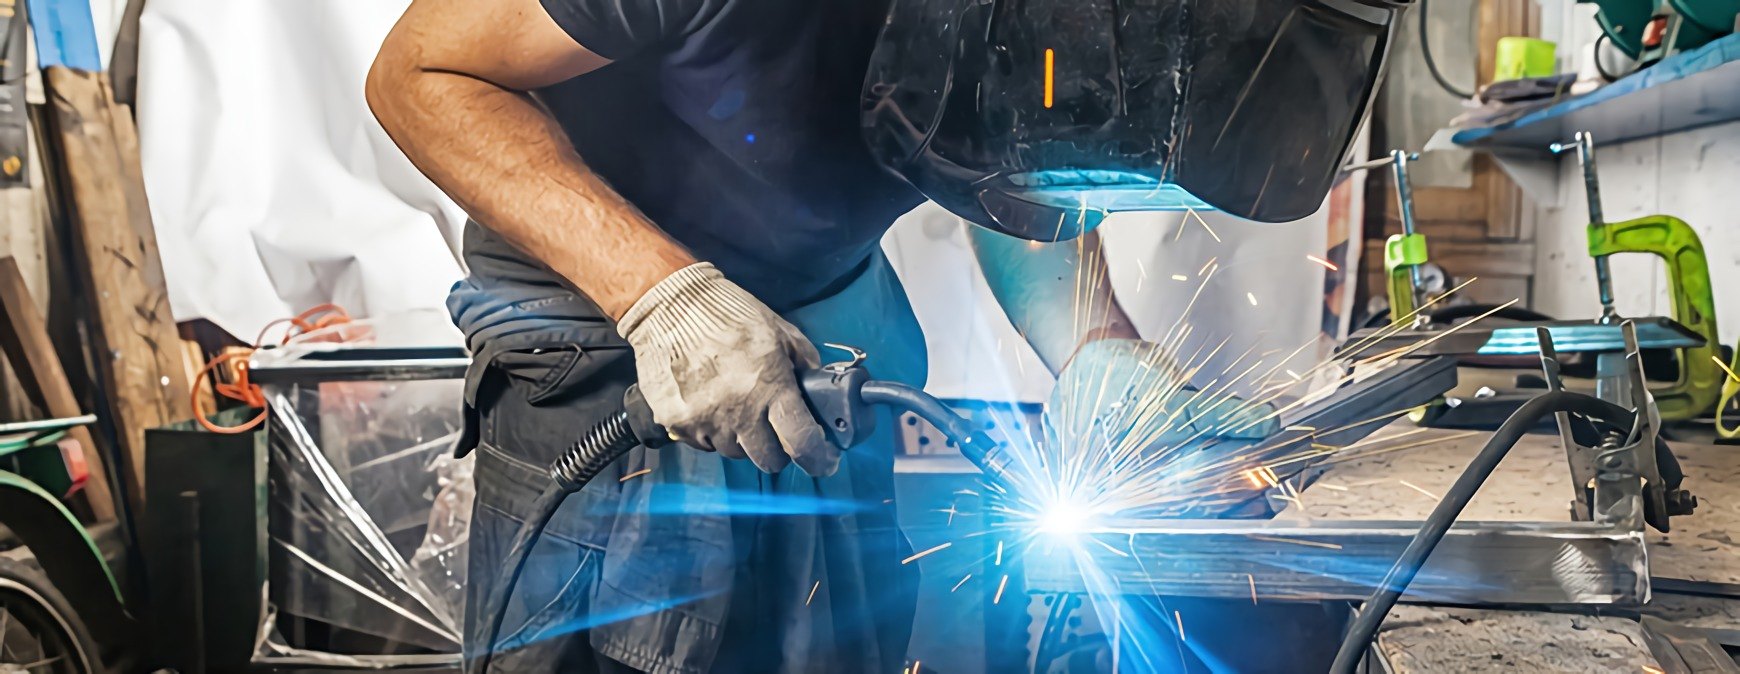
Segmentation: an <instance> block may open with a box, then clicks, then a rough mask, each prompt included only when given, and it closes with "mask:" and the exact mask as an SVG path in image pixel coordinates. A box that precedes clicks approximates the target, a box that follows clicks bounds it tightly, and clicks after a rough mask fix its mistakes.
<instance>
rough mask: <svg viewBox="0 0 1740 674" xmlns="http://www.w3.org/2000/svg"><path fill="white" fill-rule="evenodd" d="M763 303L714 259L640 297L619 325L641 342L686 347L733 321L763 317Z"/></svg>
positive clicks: (626, 336) (632, 341)
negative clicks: (761, 310)
mask: <svg viewBox="0 0 1740 674" xmlns="http://www.w3.org/2000/svg"><path fill="white" fill-rule="evenodd" d="M757 304H758V303H757V302H756V300H755V298H754V297H752V296H750V294H749V293H748V291H745V290H744V289H742V288H740V287H738V286H737V284H735V283H732V282H731V281H730V280H729V279H727V278H725V275H724V274H723V273H720V271H719V270H718V268H716V267H714V266H713V263H711V262H696V263H695V264H692V265H689V266H687V267H683V268H682V269H678V270H676V271H675V272H672V273H671V275H670V276H667V277H665V280H663V281H659V282H658V285H655V286H653V287H652V289H650V290H648V291H646V294H645V295H642V296H641V298H640V299H638V300H635V302H634V305H633V306H630V307H629V308H628V312H627V313H624V314H623V315H622V319H621V320H619V321H617V322H616V331H617V333H618V334H621V335H622V337H623V339H626V340H628V342H629V343H630V344H632V345H634V346H637V347H639V346H642V345H643V342H645V344H644V345H646V346H659V347H664V348H682V347H684V346H687V345H690V344H694V343H696V342H697V341H698V340H700V339H702V338H703V337H704V336H705V335H708V334H716V333H717V332H719V331H723V330H726V329H727V326H731V325H739V324H742V323H743V322H745V321H756V320H760V319H759V318H758V316H759V315H760V310H759V307H758V306H757Z"/></svg>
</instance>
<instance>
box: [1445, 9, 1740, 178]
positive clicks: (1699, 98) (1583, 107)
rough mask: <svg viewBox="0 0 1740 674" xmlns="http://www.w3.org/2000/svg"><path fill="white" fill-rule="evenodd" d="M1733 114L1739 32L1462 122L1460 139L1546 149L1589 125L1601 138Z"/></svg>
mask: <svg viewBox="0 0 1740 674" xmlns="http://www.w3.org/2000/svg"><path fill="white" fill-rule="evenodd" d="M1735 120H1740V35H1730V36H1728V37H1724V38H1722V39H1720V40H1716V41H1714V42H1711V43H1710V44H1707V45H1704V46H1703V47H1699V48H1698V49H1695V50H1693V51H1688V52H1684V53H1680V54H1676V55H1674V56H1672V57H1669V58H1667V59H1666V60H1663V61H1662V62H1661V63H1658V64H1656V65H1655V66H1652V67H1650V68H1646V69H1644V70H1643V71H1641V72H1638V73H1636V74H1633V75H1631V76H1628V77H1625V78H1624V79H1621V80H1619V81H1618V82H1614V83H1612V84H1609V85H1607V86H1605V87H1602V88H1600V89H1597V90H1595V91H1592V92H1590V93H1588V94H1584V95H1582V96H1577V97H1574V98H1569V99H1566V100H1564V101H1561V102H1559V103H1556V104H1554V105H1552V106H1551V107H1548V108H1545V109H1542V110H1537V111H1535V112H1532V113H1529V114H1527V115H1524V116H1523V117H1521V118H1518V119H1515V120H1512V121H1509V122H1504V123H1501V124H1497V125H1494V126H1486V127H1476V128H1470V129H1463V130H1461V131H1458V132H1456V134H1455V135H1454V136H1453V137H1452V140H1453V141H1454V142H1455V143H1456V144H1457V145H1461V146H1464V147H1469V148H1475V149H1486V150H1522V151H1526V152H1531V153H1539V154H1546V153H1548V152H1549V150H1548V146H1549V145H1551V144H1553V143H1556V142H1565V141H1569V140H1570V139H1571V136H1572V134H1574V133H1575V132H1577V131H1588V132H1590V133H1593V134H1594V135H1595V140H1596V142H1598V143H1601V144H1603V145H1609V144H1615V143H1623V142H1626V141H1632V140H1638V139H1641V138H1651V137H1654V136H1661V135H1666V134H1670V133H1675V132H1679V131H1685V130H1688V129H1695V128H1698V127H1703V126H1710V125H1713V124H1721V123H1723V122H1731V121H1735Z"/></svg>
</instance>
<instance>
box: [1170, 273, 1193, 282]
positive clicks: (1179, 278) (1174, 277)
mask: <svg viewBox="0 0 1740 674" xmlns="http://www.w3.org/2000/svg"><path fill="white" fill-rule="evenodd" d="M1172 280H1174V281H1189V280H1190V277H1189V276H1185V275H1183V274H1173V275H1172Z"/></svg>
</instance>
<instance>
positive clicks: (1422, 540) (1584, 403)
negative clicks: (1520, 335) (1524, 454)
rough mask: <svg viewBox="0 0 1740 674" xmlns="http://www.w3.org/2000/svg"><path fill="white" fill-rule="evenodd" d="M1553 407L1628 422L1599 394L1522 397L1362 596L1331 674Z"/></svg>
mask: <svg viewBox="0 0 1740 674" xmlns="http://www.w3.org/2000/svg"><path fill="white" fill-rule="evenodd" d="M1558 412H1573V413H1576V414H1581V415H1583V416H1585V417H1590V418H1594V419H1599V420H1601V421H1605V422H1607V423H1609V424H1613V425H1615V426H1619V427H1622V428H1624V427H1629V426H1630V425H1631V422H1632V418H1633V416H1634V415H1633V414H1632V413H1631V412H1630V411H1629V410H1626V409H1624V408H1622V407H1620V406H1618V405H1615V404H1613V403H1610V402H1607V401H1605V400H1602V399H1600V398H1596V397H1594V396H1590V395H1584V394H1581V393H1573V392H1570V391H1556V392H1553V393H1547V394H1543V395H1540V396H1537V397H1535V398H1534V399H1532V400H1530V401H1528V402H1526V403H1523V404H1522V406H1521V407H1519V408H1517V411H1516V412H1515V413H1514V414H1512V415H1510V418H1509V419H1505V420H1504V424H1503V425H1500V426H1499V427H1498V431H1497V432H1496V433H1493V435H1492V439H1491V440H1488V441H1487V442H1486V446H1485V447H1483V448H1481V450H1480V454H1479V455H1477V456H1475V457H1474V461H1473V462H1471V463H1469V464H1468V468H1466V469H1464V470H1463V471H1462V476H1461V477H1458V478H1456V484H1455V485H1453V486H1451V487H1450V491H1448V492H1446V493H1445V494H1444V499H1443V500H1441V501H1439V502H1438V506H1437V507H1436V508H1433V509H1432V514H1431V516H1429V517H1427V518H1426V522H1425V524H1424V525H1423V526H1421V527H1420V532H1419V533H1417V534H1414V539H1413V540H1412V541H1409V543H1408V547H1407V548H1406V549H1404V550H1403V551H1402V556H1401V557H1399V558H1397V559H1396V562H1395V564H1394V565H1392V566H1391V567H1390V570H1389V573H1386V574H1384V579H1383V581H1382V582H1380V583H1378V587H1377V590H1376V591H1375V592H1373V593H1372V595H1371V597H1370V598H1368V599H1366V601H1365V606H1364V607H1362V608H1361V609H1360V611H1359V617H1358V618H1355V619H1354V621H1353V625H1352V626H1350V627H1349V628H1348V631H1347V635H1346V636H1345V637H1343V638H1342V640H1341V648H1340V649H1339V650H1337V651H1336V652H1335V664H1333V665H1331V666H1330V669H1329V671H1330V672H1331V674H1353V673H1354V671H1355V669H1354V668H1355V667H1357V666H1359V661H1360V659H1361V658H1363V657H1364V656H1365V652H1366V647H1367V646H1368V645H1369V644H1370V643H1371V641H1372V639H1373V638H1374V637H1376V636H1377V631H1378V628H1379V627H1381V626H1382V625H1383V621H1384V618H1385V617H1386V616H1388V615H1389V612H1390V609H1391V608H1394V607H1395V605H1396V601H1397V600H1399V599H1400V598H1401V596H1402V592H1404V591H1406V590H1407V589H1408V584H1409V583H1411V582H1413V580H1414V576H1416V575H1418V574H1419V573H1420V568H1421V567H1423V566H1425V565H1426V558H1427V557H1428V556H1430V555H1431V554H1432V548H1435V547H1437V545H1438V542H1439V541H1441V540H1443V539H1444V534H1445V533H1447V532H1449V530H1450V525H1451V524H1453V523H1455V522H1456V518H1457V517H1458V516H1460V515H1461V514H1462V510H1463V509H1464V508H1467V507H1468V502H1469V501H1471V500H1473V499H1474V493H1475V492H1477V491H1479V490H1480V485H1481V484H1483V483H1485V482H1486V479H1487V478H1488V477H1491V476H1492V471H1493V470H1495V469H1497V468H1498V463H1499V462H1500V461H1502V460H1504V457H1505V455H1506V454H1509V453H1510V448H1511V447H1512V446H1515V445H1516V443H1517V441H1519V440H1521V439H1522V437H1523V435H1525V434H1527V433H1528V431H1529V429H1531V428H1534V426H1535V423H1536V422H1538V421H1539V420H1540V419H1542V418H1544V417H1546V416H1547V415H1549V414H1555V413H1558Z"/></svg>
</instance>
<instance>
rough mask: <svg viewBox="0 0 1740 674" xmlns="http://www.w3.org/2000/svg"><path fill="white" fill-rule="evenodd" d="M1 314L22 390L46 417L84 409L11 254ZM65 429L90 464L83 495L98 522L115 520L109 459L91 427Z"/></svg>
mask: <svg viewBox="0 0 1740 674" xmlns="http://www.w3.org/2000/svg"><path fill="white" fill-rule="evenodd" d="M0 317H3V318H4V319H5V320H4V321H0V348H3V349H4V350H5V352H6V358H7V360H8V361H10V362H11V363H12V368H13V371H15V372H17V373H18V380H19V383H21V384H22V385H23V386H24V390H25V393H26V394H27V395H29V396H30V398H31V399H32V400H33V401H35V402H36V404H37V405H38V406H39V407H41V408H42V411H43V412H45V413H47V414H48V416H50V417H56V418H65V417H76V416H81V415H83V414H84V411H83V410H81V409H80V408H79V402H78V397H77V396H75V395H74V394H73V389H72V383H71V382H69V381H68V380H67V377H66V371H65V370H62V369H61V365H60V356H59V355H58V354H57V353H55V348H54V342H53V341H52V340H51V339H50V338H49V336H48V326H47V325H46V324H45V323H44V322H43V318H42V317H43V314H42V312H41V311H40V310H38V309H37V307H36V303H35V302H33V301H31V299H30V291H29V289H28V288H26V287H25V284H24V275H23V274H22V273H21V272H20V271H19V269H18V262H17V260H14V259H12V257H11V256H6V257H0ZM67 434H68V436H69V437H71V438H72V439H73V440H74V441H76V442H78V443H79V449H80V450H82V451H83V452H84V455H85V465H86V466H87V467H88V468H89V469H90V477H89V478H88V479H87V480H86V482H85V489H84V499H85V502H86V503H88V504H90V507H91V514H92V515H94V516H95V517H96V518H97V521H99V522H108V521H113V520H114V519H115V501H114V493H115V492H114V491H113V487H112V486H110V484H109V473H108V468H107V466H108V464H107V463H106V462H104V461H103V453H102V452H101V451H100V450H99V449H98V448H97V444H96V442H95V441H94V439H93V438H92V437H91V431H90V429H89V428H86V427H84V426H75V427H73V428H72V429H71V430H69V431H68V432H67Z"/></svg>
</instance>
